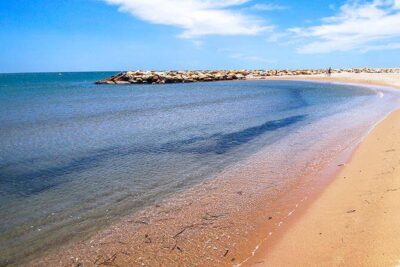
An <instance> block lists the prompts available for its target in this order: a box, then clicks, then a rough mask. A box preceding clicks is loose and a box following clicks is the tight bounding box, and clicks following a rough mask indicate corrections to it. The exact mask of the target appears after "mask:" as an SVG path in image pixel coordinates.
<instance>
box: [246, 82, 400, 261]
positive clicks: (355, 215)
mask: <svg viewBox="0 0 400 267" xmlns="http://www.w3.org/2000/svg"><path fill="white" fill-rule="evenodd" d="M349 76H350V75H347V77H346V76H345V77H321V76H316V77H280V78H276V79H275V78H273V80H295V81H312V82H315V81H317V82H318V81H321V82H333V83H347V84H355V85H357V84H358V85H369V86H373V87H375V86H387V87H388V88H386V89H389V90H390V89H391V88H392V89H393V90H396V89H394V88H398V89H399V88H400V80H399V79H398V80H397V81H398V82H390V81H387V80H384V79H382V80H373V79H372V80H371V77H367V78H368V79H365V78H364V79H359V77H349ZM399 122H400V109H397V110H394V111H392V112H391V113H389V114H388V115H387V116H386V117H384V118H382V120H380V121H378V122H377V123H376V124H375V125H374V126H373V127H372V129H371V130H370V131H369V132H368V133H367V134H366V136H364V137H363V138H362V140H361V142H360V143H359V144H358V145H357V147H356V148H355V149H354V150H353V151H352V153H351V155H350V157H349V159H348V160H347V161H346V163H345V164H344V165H343V168H342V169H340V170H339V171H337V173H336V174H335V175H334V176H332V179H331V181H330V182H329V183H328V184H327V186H326V187H325V188H324V189H323V190H322V191H321V192H319V193H318V194H317V195H316V196H315V199H314V200H313V201H310V202H309V205H307V207H304V208H303V210H302V212H300V213H299V214H298V217H297V218H296V219H294V220H292V221H291V222H290V224H289V225H288V226H287V227H286V228H285V229H283V231H282V232H281V236H280V237H279V238H277V240H275V242H271V243H270V244H264V245H263V246H262V247H260V249H259V250H258V253H255V255H254V257H252V258H251V259H249V261H248V262H246V264H245V266H321V265H323V266H378V265H379V266H394V265H396V264H398V263H399V257H398V255H399V253H400V249H398V248H400V241H399V240H400V225H399V224H398V221H400V220H399V218H400V216H399V215H396V206H397V203H398V202H399V201H400V196H396V195H395V194H393V195H392V196H389V200H387V201H385V200H382V199H384V198H385V196H384V194H385V193H388V192H394V193H395V191H397V190H398V189H399V190H400V187H399V186H400V181H399V180H398V179H396V177H400V172H399V170H398V169H397V170H396V167H397V165H399V163H400V160H398V162H395V161H393V160H392V162H391V163H390V164H387V163H386V161H387V160H388V159H387V158H386V155H384V154H382V151H380V150H382V149H383V148H384V147H385V146H388V144H389V143H390V146H391V148H389V149H386V150H384V153H388V152H391V153H392V154H391V155H390V157H391V158H392V159H393V158H394V159H400V149H399V148H400V147H399V143H400V142H398V140H399V139H400V136H399V135H398V134H397V133H398V132H399V131H400V123H399ZM387 135H390V138H388V137H387ZM386 148H387V147H386ZM379 152H380V153H379ZM382 155H383V156H382ZM384 167H385V168H389V169H390V170H388V171H386V172H380V173H377V172H378V170H379V169H382V168H384ZM365 169H367V171H365ZM377 175H379V176H380V177H379V179H378V178H377ZM351 178H353V179H352V180H350V179H351ZM365 180H367V181H365ZM349 181H350V182H349ZM389 184H390V186H389ZM385 186H386V187H390V188H389V189H386V191H385V190H382V192H383V193H381V195H379V196H378V197H372V198H370V199H369V200H368V199H364V200H361V204H360V198H369V197H365V196H363V195H362V194H360V192H364V193H365V192H367V193H366V194H374V193H373V192H374V191H375V190H376V189H377V188H380V189H382V187H385ZM396 186H397V187H396ZM349 187H350V188H349ZM392 187H393V188H392ZM375 202H384V204H379V203H375ZM354 203H357V204H354ZM371 203H372V205H376V206H375V207H373V208H370V209H369V210H368V208H369V206H370V205H371ZM365 205H367V207H365ZM372 205H371V206H372ZM382 206H383V207H382ZM360 210H362V211H360ZM387 210H391V211H392V213H390V214H389V212H388V211H387ZM388 214H389V215H388ZM377 215H378V216H377ZM377 217H378V218H377ZM380 217H386V218H385V219H381V218H380ZM376 225H379V226H381V227H378V226H376ZM346 241H347V243H346ZM310 244H312V246H311V245H310ZM396 248H397V249H396ZM378 251H379V252H378Z"/></svg>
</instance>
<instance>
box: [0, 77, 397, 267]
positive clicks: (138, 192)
mask: <svg viewBox="0 0 400 267" xmlns="http://www.w3.org/2000/svg"><path fill="white" fill-rule="evenodd" d="M113 74H115V72H82V73H19V74H0V266H2V265H4V266H6V265H15V264H18V263H19V261H20V260H21V259H24V258H34V257H35V256H39V255H41V254H43V253H45V252H46V251H48V250H49V249H52V248H54V247H59V246H62V245H64V244H66V243H68V242H72V241H74V240H80V239H84V238H86V237H88V236H90V234H91V233H93V232H95V231H97V230H99V229H103V228H106V227H107V226H109V225H111V224H112V223H114V222H116V221H118V220H119V219H120V218H122V217H123V216H126V215H129V214H133V213H135V212H138V211H140V210H143V209H145V208H148V207H150V206H152V205H154V203H156V202H157V201H160V200H162V199H165V198H168V197H171V196H173V195H175V194H180V193H181V192H184V191H185V190H187V189H189V188H191V187H193V186H195V185H198V184H200V183H202V182H204V181H206V180H210V179H213V177H214V175H215V174H216V173H219V172H221V170H224V169H229V168H230V167H231V166H233V165H235V164H237V163H238V162H242V161H245V160H246V159H248V158H249V157H250V156H251V155H254V154H255V153H257V152H259V151H260V150H263V151H267V152H266V153H268V154H270V155H274V154H275V153H278V152H279V154H282V153H284V154H285V155H287V156H288V157H290V156H291V155H294V154H296V155H298V154H301V153H303V152H306V151H308V149H309V148H310V147H311V146H312V144H314V143H318V142H324V140H332V138H333V139H334V138H340V137H341V136H342V135H346V138H347V139H346V140H348V141H349V142H348V143H346V142H344V144H345V146H350V145H354V144H355V142H359V141H360V140H361V139H362V136H364V135H365V134H366V133H367V132H368V131H369V130H371V129H372V127H373V126H374V125H375V124H376V123H377V122H379V121H380V120H381V119H383V118H384V117H385V116H386V115H388V114H389V113H390V112H391V111H392V110H394V109H395V108H396V107H399V101H398V99H399V96H398V94H397V93H395V92H394V91H391V90H390V89H386V88H380V87H365V86H359V85H349V84H334V83H320V82H306V81H268V80H262V81H221V82H206V83H181V84H165V85H96V84H95V83H94V82H95V81H96V80H100V79H104V78H106V77H109V76H111V75H113ZM313 125H319V126H318V127H312V126H313ZM321 125H323V127H321ZM304 133H306V134H304ZM307 133H310V134H309V135H308V134H307ZM332 135H334V136H332ZM310 136H312V138H310ZM347 136H348V137H347ZM288 137H290V140H291V141H292V143H293V142H294V141H295V143H296V146H295V147H294V146H290V145H287V144H288V142H287V138H288ZM321 147H322V146H321ZM314 157H316V156H314ZM308 160H309V161H310V162H311V161H312V160H313V157H310V158H309V159H308ZM284 164H288V162H284V160H275V161H274V166H275V167H276V166H278V167H279V168H280V166H283V165H284ZM279 168H276V169H277V170H279ZM283 169H284V168H282V170H283ZM292 178H293V177H292ZM265 179H271V178H270V177H266V178H265ZM293 179H294V178H293ZM280 185H281V183H280V182H276V186H277V187H278V186H280Z"/></svg>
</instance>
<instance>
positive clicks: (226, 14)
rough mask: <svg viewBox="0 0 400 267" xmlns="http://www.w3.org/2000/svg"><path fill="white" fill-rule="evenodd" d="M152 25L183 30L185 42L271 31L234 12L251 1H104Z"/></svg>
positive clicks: (244, 15) (241, 13)
mask: <svg viewBox="0 0 400 267" xmlns="http://www.w3.org/2000/svg"><path fill="white" fill-rule="evenodd" d="M104 1H105V2H106V3H108V4H111V5H116V6H118V7H119V10H120V11H123V12H128V13H130V14H131V15H133V16H135V17H137V18H139V19H141V20H143V21H147V22H150V23H154V24H162V25H170V26H176V27H179V28H181V29H183V32H182V33H181V34H180V37H182V38H194V37H199V36H203V35H257V34H259V33H261V32H263V31H266V30H269V29H271V28H272V27H270V26H265V25H264V24H263V22H262V21H261V20H259V19H257V18H255V17H252V16H250V15H247V14H244V13H243V11H240V10H237V9H236V10H235V9H234V8H235V7H240V6H241V5H243V4H245V3H247V2H249V0H104Z"/></svg>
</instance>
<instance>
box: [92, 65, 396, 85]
mask: <svg viewBox="0 0 400 267" xmlns="http://www.w3.org/2000/svg"><path fill="white" fill-rule="evenodd" d="M343 73H345V74H346V73H347V74H360V73H368V74H372V73H374V74H376V73H385V74H387V73H400V68H393V69H373V68H357V69H330V70H328V69H301V70H205V71H139V70H138V71H126V72H121V73H118V74H116V75H114V76H111V77H109V78H106V79H104V80H99V81H96V84H118V85H122V84H165V83H193V82H212V81H232V80H267V79H270V78H275V77H292V76H296V77H301V76H305V77H311V76H316V75H317V76H323V75H325V76H326V77H327V78H329V77H328V76H329V75H334V74H343Z"/></svg>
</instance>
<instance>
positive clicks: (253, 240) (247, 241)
mask: <svg viewBox="0 0 400 267" xmlns="http://www.w3.org/2000/svg"><path fill="white" fill-rule="evenodd" d="M296 78H297V77H296ZM353 148H354V147H353ZM353 148H352V149H350V150H352V151H353ZM349 153H350V152H349ZM341 159H342V158H341ZM336 160H339V159H336ZM334 162H335V159H331V161H330V162H329V163H331V164H333V163H334ZM255 165H257V164H255ZM325 167H326V166H325ZM243 168H244V169H245V170H246V169H249V168H248V166H246V165H245V164H244V166H243ZM337 169H338V167H337V165H334V164H333V165H332V169H330V170H329V171H327V172H328V174H326V175H327V176H332V172H333V173H336V172H337ZM241 171H242V170H238V172H239V173H241ZM316 175H322V174H320V173H319V172H318V173H316ZM321 180H323V181H322V182H321V184H319V185H314V186H315V187H318V188H317V189H315V188H314V194H312V195H310V197H309V198H310V199H308V197H305V198H303V199H302V200H301V201H300V202H298V201H297V204H296V212H294V210H293V205H294V204H295V203H296V202H290V205H292V204H293V205H292V206H290V205H289V206H287V207H286V208H284V207H282V206H280V208H281V210H282V211H284V212H286V213H287V214H288V216H287V217H285V218H288V217H289V216H290V219H288V220H287V221H285V222H284V223H282V221H281V222H280V223H279V224H278V226H277V228H279V230H277V235H275V234H274V235H273V237H271V239H270V240H269V242H272V243H278V242H279V240H280V237H281V236H282V233H283V232H285V231H286V230H287V229H289V230H290V229H291V227H292V225H295V224H296V222H297V220H298V219H299V218H300V217H301V216H302V214H303V213H305V212H306V211H307V209H308V208H309V207H310V206H311V205H312V204H313V203H314V202H313V201H312V200H314V199H315V198H317V197H318V196H319V193H320V192H321V190H323V189H324V188H326V186H327V185H330V183H331V179H330V178H329V179H328V180H325V179H321ZM206 184H207V183H206ZM239 185H240V184H239ZM207 186H208V189H209V190H210V193H209V194H207V196H208V199H211V200H212V199H216V198H217V196H216V194H214V193H213V192H212V191H213V190H215V188H214V186H215V185H213V184H212V183H210V184H209V185H207ZM222 187H223V186H222ZM226 187H228V188H229V186H226ZM206 188H207V187H206ZM197 189H199V188H197ZM200 189H201V188H200ZM240 189H241V188H234V190H236V191H232V192H229V190H228V192H225V193H228V194H230V193H232V194H234V195H235V197H238V195H239V197H241V196H242V194H243V195H247V192H246V190H243V191H241V190H240ZM202 190H204V188H203V189H202ZM237 190H240V191H237ZM317 191H318V192H317ZM238 192H241V193H240V194H239V193H238ZM242 192H243V193H242ZM301 192H302V191H301ZM301 192H297V193H298V196H301V194H300V193H301ZM216 193H217V192H216ZM210 194H211V195H210ZM294 194H296V191H295V190H294ZM303 201H304V203H303ZM164 204H165V203H161V204H160V206H165V208H164V207H161V210H168V209H172V208H174V207H171V206H170V207H168V203H167V205H164ZM262 204H263V203H262V201H261V203H258V205H257V206H260V207H262V206H261V205H262ZM282 204H283V205H284V204H286V205H287V204H288V203H276V206H279V205H282ZM180 205H181V208H182V207H184V206H191V205H192V204H191V203H185V202H184V201H183V202H182V203H180ZM255 209H256V208H255ZM255 209H254V210H255ZM207 210H208V209H206V211H207ZM254 210H253V213H254ZM258 211H259V212H264V213H265V211H266V210H265V208H264V209H262V208H259V209H258ZM292 214H293V215H292ZM195 215H199V216H204V215H201V214H195ZM242 215H245V216H244V218H241V219H240V221H241V223H243V224H244V225H245V224H246V221H249V220H252V219H255V218H256V217H254V214H247V215H246V213H245V212H242ZM259 215H261V216H265V215H266V214H259ZM275 215H277V217H276V218H278V217H279V216H278V214H275ZM275 215H274V216H273V217H274V220H273V221H274V222H273V223H274V225H275V224H277V222H276V221H275ZM238 216H239V215H238ZM206 217H207V218H205V219H204V218H203V219H204V220H206V221H210V220H211V221H213V222H212V224H215V225H214V226H218V227H226V226H227V224H225V225H224V223H220V222H215V221H217V220H222V221H223V220H224V219H223V218H222V217H224V214H223V213H216V212H215V211H213V210H212V209H210V210H209V211H207V212H206ZM219 217H221V219H219ZM268 217H269V216H267V217H266V218H267V220H269V219H268ZM143 218H144V217H143ZM136 219H141V218H140V216H139V217H138V218H136ZM238 219H239V218H238ZM257 220H258V218H257ZM143 222H146V221H145V220H143ZM214 222H215V223H214ZM271 222H272V221H271ZM228 223H229V221H228ZM131 224H132V222H131ZM282 224H283V225H282ZM274 225H272V224H265V222H264V225H262V226H261V225H260V226H261V227H259V228H257V229H251V228H250V229H248V230H249V232H251V231H253V233H250V234H249V236H248V237H243V240H241V242H243V244H242V245H241V246H238V249H240V248H242V249H243V248H246V249H248V250H246V251H242V252H240V250H239V251H236V253H235V250H234V249H227V250H226V251H225V250H224V251H225V252H224V251H222V253H226V255H228V256H230V255H231V253H233V254H234V255H235V261H232V264H234V265H241V264H243V263H244V262H243V260H246V259H248V261H247V262H245V264H248V263H252V262H253V259H256V258H257V257H258V253H259V252H260V251H262V244H259V245H257V248H259V249H258V250H257V251H256V252H254V251H253V253H254V254H255V257H252V256H251V254H253V253H251V254H250V257H248V253H247V252H248V251H251V250H252V249H253V248H254V246H253V244H257V243H259V241H260V237H259V235H260V234H261V235H262V234H264V235H265V232H264V231H265V230H269V231H271V229H272V228H274V227H275V226H274ZM125 226H126V225H125ZM189 226H190V227H188V228H187V227H186V228H185V227H184V228H176V230H173V231H175V236H176V235H178V236H179V235H181V234H182V233H184V234H182V235H183V236H185V235H186V234H187V232H189V231H192V230H191V229H192V228H196V227H200V228H201V227H202V226H200V224H199V225H198V224H196V222H194V223H193V224H189ZM281 226H282V227H281ZM121 227H122V228H123V227H124V225H121V224H117V226H116V227H114V228H111V229H108V230H106V231H103V232H105V234H103V235H102V236H100V237H98V238H94V239H93V240H95V241H94V242H95V243H93V245H94V246H97V245H98V244H96V243H97V241H102V242H108V241H110V238H109V237H110V236H113V238H112V239H114V241H115V240H119V238H121V237H123V236H122V235H121V231H118V228H121ZM128 227H130V226H128ZM173 227H174V225H172V228H173ZM275 228H276V227H275ZM180 229H181V230H180ZM205 230H207V231H209V229H205ZM275 230H276V229H275ZM275 230H274V231H275ZM173 231H172V235H173ZM181 231H183V232H181ZM199 231H202V229H200V230H199ZM122 234H123V233H122ZM243 234H246V235H247V231H246V233H243ZM169 235H171V234H169ZM207 235H208V234H207ZM246 235H244V236H246ZM257 236H258V237H257ZM206 237H207V236H206ZM267 237H268V236H267ZM146 238H147V237H146V236H145V239H144V242H145V243H147V242H146V241H148V240H147V239H146ZM151 238H153V237H151ZM174 238H175V237H174ZM207 238H209V236H208V237H207ZM192 241H193V240H192ZM199 241H204V240H199ZM118 242H119V241H118ZM121 242H122V243H121V244H122V245H121V244H119V245H117V247H118V248H121V246H122V247H124V245H123V243H125V241H121ZM150 242H151V241H150ZM153 242H154V239H153ZM90 244H92V242H91V241H90V242H86V243H85V242H83V243H81V244H80V245H78V246H77V247H75V248H74V251H72V252H67V253H65V252H64V253H61V254H59V256H60V258H59V259H60V260H61V259H63V263H64V264H61V265H66V264H70V263H71V260H70V258H71V257H74V256H75V255H77V251H80V250H81V249H84V248H85V247H86V249H87V247H88V245H89V246H90ZM171 246H172V248H173V250H174V249H175V250H177V252H178V253H179V252H180V253H182V251H181V248H180V247H179V245H177V244H176V243H175V245H174V244H171ZM113 247H115V245H112V246H111V248H113ZM100 249H101V251H103V253H104V254H105V257H104V259H101V260H102V261H105V262H107V261H108V259H111V258H113V255H114V254H113V253H111V254H110V255H108V254H109V253H108V252H107V251H104V250H103V249H104V248H100ZM184 249H185V248H184ZM89 250H90V249H89ZM218 250H219V249H218ZM88 253H90V251H89V252H88ZM218 253H220V252H218ZM226 255H225V254H224V256H223V257H225V256H226ZM87 256H89V259H90V258H91V259H93V258H96V255H95V254H93V253H92V254H89V255H87ZM121 256H122V255H121ZM57 258H58V257H57V256H56V257H50V259H48V260H50V261H49V262H53V263H55V262H56V261H55V260H57ZM119 258H120V257H119ZM74 259H75V258H74ZM76 259H77V260H76V262H75V260H73V261H72V263H73V262H75V263H79V262H81V260H85V259H81V258H78V257H76ZM232 259H234V258H232ZM78 260H79V261H78ZM113 260H115V258H114V259H113ZM119 260H120V259H118V263H119V264H122V266H125V265H124V263H123V261H119ZM237 260H240V261H239V262H238V261H237ZM49 262H47V261H46V260H44V261H42V262H41V261H40V260H39V261H36V262H34V266H37V265H38V266H42V265H45V264H46V263H49ZM83 262H84V263H85V265H86V264H89V263H90V262H88V261H86V262H85V261H83ZM35 263H36V264H35ZM60 263H61V261H60ZM91 263H93V261H92V262H91ZM136 263H137V264H140V262H136ZM183 263H184V262H183ZM186 263H189V262H186ZM125 264H127V262H125ZM225 264H227V263H226V262H225ZM225 264H222V262H221V265H225Z"/></svg>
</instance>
